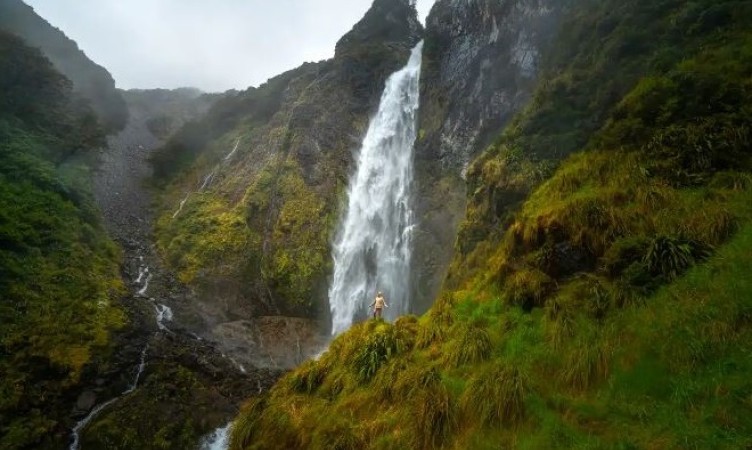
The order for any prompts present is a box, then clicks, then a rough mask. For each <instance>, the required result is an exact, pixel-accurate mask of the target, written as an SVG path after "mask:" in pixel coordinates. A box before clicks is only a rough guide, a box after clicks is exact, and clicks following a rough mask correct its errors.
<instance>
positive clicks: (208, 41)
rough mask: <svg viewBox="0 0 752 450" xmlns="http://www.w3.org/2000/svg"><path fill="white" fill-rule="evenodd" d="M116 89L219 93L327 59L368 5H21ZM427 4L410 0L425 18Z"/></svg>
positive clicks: (351, 1) (56, 0)
mask: <svg viewBox="0 0 752 450" xmlns="http://www.w3.org/2000/svg"><path fill="white" fill-rule="evenodd" d="M24 1H26V3H28V4H29V5H31V6H33V7H34V9H35V10H36V11H37V13H38V14H39V15H41V16H42V17H44V18H45V19H46V20H47V21H48V22H50V23H51V24H52V25H54V26H56V27H58V28H60V29H61V30H63V32H65V34H66V35H68V37H70V38H71V39H73V40H75V41H76V42H77V43H78V45H79V47H81V48H82V49H83V51H84V52H86V54H87V55H88V56H89V58H91V59H92V60H94V62H96V63H98V64H100V65H102V66H104V67H105V68H107V70H109V71H110V72H111V73H112V75H113V76H114V77H115V81H116V82H117V85H118V87H120V88H123V89H130V88H157V87H163V88H175V87H182V86H194V87H198V88H200V89H203V90H205V91H224V90H226V89H231V88H236V89H244V88H246V87H248V86H257V85H259V84H260V83H263V82H264V81H266V80H267V79H268V78H270V77H272V76H274V75H277V74H279V73H281V72H283V71H286V70H289V69H292V68H294V67H297V66H299V65H300V64H302V63H303V62H305V61H319V60H322V59H326V58H330V57H331V56H333V55H334V45H335V43H336V42H337V40H338V39H339V38H340V37H341V36H342V35H343V34H345V33H346V32H347V31H349V30H350V28H352V26H353V25H354V24H355V23H356V22H357V21H358V20H360V19H361V18H362V17H363V15H364V14H365V12H366V11H367V10H368V8H369V7H370V5H371V3H372V1H373V0H212V1H211V2H209V1H206V0H24ZM433 1H434V0H418V10H419V13H420V15H421V18H425V16H426V15H427V13H428V10H429V9H430V7H431V6H432V5H433Z"/></svg>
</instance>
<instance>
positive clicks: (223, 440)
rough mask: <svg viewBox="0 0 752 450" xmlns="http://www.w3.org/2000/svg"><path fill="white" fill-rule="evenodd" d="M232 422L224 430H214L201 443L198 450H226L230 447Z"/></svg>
mask: <svg viewBox="0 0 752 450" xmlns="http://www.w3.org/2000/svg"><path fill="white" fill-rule="evenodd" d="M231 426H232V422H230V423H229V424H227V426H225V427H224V428H218V429H216V430H214V432H212V433H211V434H210V435H209V436H207V437H206V438H204V439H203V441H202V442H201V447H200V450H227V449H228V448H229V447H230V427H231Z"/></svg>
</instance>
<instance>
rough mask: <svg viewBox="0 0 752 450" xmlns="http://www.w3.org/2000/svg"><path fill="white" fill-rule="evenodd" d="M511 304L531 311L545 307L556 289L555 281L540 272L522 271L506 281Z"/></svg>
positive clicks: (533, 270)
mask: <svg viewBox="0 0 752 450" xmlns="http://www.w3.org/2000/svg"><path fill="white" fill-rule="evenodd" d="M504 287H505V290H506V291H507V292H508V294H509V296H508V299H509V302H510V303H511V304H512V305H516V306H519V307H521V308H523V309H524V310H526V311H530V310H531V309H533V308H534V307H536V306H543V302H544V300H545V298H546V296H547V295H548V294H549V293H550V292H551V290H552V289H553V287H554V280H553V279H552V278H551V277H549V276H548V275H546V274H545V273H543V272H541V271H540V270H535V269H528V270H520V271H518V272H516V273H515V274H514V275H512V276H511V277H509V278H508V279H507V280H506V283H505V285H504Z"/></svg>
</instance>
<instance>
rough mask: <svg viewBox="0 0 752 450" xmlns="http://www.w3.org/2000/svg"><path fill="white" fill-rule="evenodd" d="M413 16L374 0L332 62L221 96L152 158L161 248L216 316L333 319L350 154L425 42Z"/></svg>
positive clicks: (402, 1) (393, 0)
mask: <svg viewBox="0 0 752 450" xmlns="http://www.w3.org/2000/svg"><path fill="white" fill-rule="evenodd" d="M416 16H417V14H416V11H415V9H414V7H413V6H411V5H410V2H408V1H407V0H377V1H375V2H374V4H373V6H372V7H371V9H370V10H369V11H368V13H367V14H366V15H365V17H364V18H363V19H362V20H361V21H360V22H359V23H358V24H357V25H356V26H355V27H354V28H353V29H352V31H351V32H349V33H348V34H347V35H345V36H344V37H343V38H342V39H341V40H340V41H339V43H338V44H337V47H336V53H335V56H334V58H333V59H331V60H328V61H323V62H319V63H313V64H304V65H303V66H301V67H299V68H297V69H295V70H292V71H290V72H287V73H285V74H283V75H280V76H278V77H275V78H272V79H270V80H269V81H268V82H267V83H265V84H264V85H262V86H260V87H258V88H251V89H248V90H247V91H244V92H241V93H239V94H237V95H236V96H232V97H228V98H226V99H223V100H222V101H220V102H218V103H217V104H216V105H215V106H214V107H213V108H212V110H211V111H210V112H209V114H208V115H207V117H206V118H205V119H203V120H201V121H199V122H197V123H194V124H190V125H189V126H187V127H185V128H184V129H183V130H182V131H180V132H179V133H178V134H177V135H176V136H175V137H174V138H173V139H172V140H171V141H170V142H168V144H167V145H166V146H165V147H164V148H163V149H162V150H160V151H159V152H158V153H157V154H156V155H155V157H154V159H153V160H154V164H155V179H156V182H157V183H160V182H161V183H166V182H169V184H168V185H167V186H166V188H165V194H164V195H163V198H162V202H161V207H162V213H161V216H160V218H159V220H158V223H157V238H158V246H159V250H160V252H161V254H162V255H163V256H164V258H165V260H166V261H168V262H169V263H170V264H171V266H172V267H174V268H175V270H176V271H177V273H178V274H179V277H180V279H181V280H182V281H184V282H186V283H188V284H190V285H191V286H193V287H194V288H195V289H196V291H197V293H198V295H199V297H200V298H201V299H203V300H204V302H205V303H206V304H208V305H209V306H210V307H211V308H213V309H214V310H215V312H216V314H218V315H222V316H224V317H225V319H226V320H228V321H232V320H238V319H247V318H250V317H258V316H268V315H293V316H302V317H315V316H321V315H323V316H324V317H325V316H326V314H328V304H327V302H326V288H327V285H326V278H327V276H328V275H329V273H330V271H331V267H330V266H331V257H330V238H331V235H332V233H333V231H334V226H335V223H336V219H337V217H338V214H339V211H340V205H341V203H342V201H343V200H344V199H343V195H344V191H345V188H346V185H347V179H348V176H349V174H350V172H351V170H352V161H353V158H352V152H353V151H354V149H357V148H358V146H359V143H360V140H361V138H362V135H363V134H364V132H365V129H366V126H367V124H368V119H369V115H370V114H371V113H372V112H373V111H374V110H375V108H376V106H377V104H378V100H379V97H380V95H381V92H382V90H383V87H384V83H385V79H386V77H387V76H388V75H390V74H391V73H392V72H393V71H395V70H396V69H397V68H399V67H401V66H402V65H403V64H404V63H405V61H406V60H407V56H408V55H409V51H410V49H411V48H412V47H413V46H414V45H416V44H417V42H418V41H419V40H420V38H421V33H422V26H421V25H420V23H419V22H418V20H417V17H416Z"/></svg>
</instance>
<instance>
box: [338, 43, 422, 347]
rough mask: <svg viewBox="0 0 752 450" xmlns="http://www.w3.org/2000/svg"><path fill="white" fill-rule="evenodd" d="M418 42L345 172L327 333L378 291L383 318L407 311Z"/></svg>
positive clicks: (359, 312) (345, 324) (362, 311)
mask: <svg viewBox="0 0 752 450" xmlns="http://www.w3.org/2000/svg"><path fill="white" fill-rule="evenodd" d="M422 50H423V43H422V42H421V43H419V44H418V45H417V46H416V47H415V48H414V49H413V51H412V54H411V55H410V60H409V61H408V63H407V65H406V66H405V67H404V68H403V69H401V70H400V71H398V72H396V73H394V74H393V75H392V76H391V77H389V79H388V80H387V82H386V88H385V89H384V93H383V95H382V97H381V103H380V105H379V110H378V112H377V113H376V116H375V117H374V118H373V119H372V120H371V123H370V125H369V128H368V132H367V134H366V137H365V139H364V140H363V144H362V147H361V149H360V152H359V153H358V156H357V158H356V171H355V174H354V175H353V176H352V178H351V180H350V186H349V189H348V205H347V210H346V213H345V215H344V218H343V220H342V222H341V223H340V226H339V228H338V232H337V236H338V237H337V240H336V242H335V245H334V249H333V255H334V276H333V281H332V284H331V287H330V289H329V305H330V308H331V313H332V334H333V335H336V334H339V333H341V332H343V331H346V330H347V329H348V328H349V327H350V326H351V325H352V323H353V321H354V320H356V319H358V318H362V317H364V316H365V315H366V314H367V308H368V306H369V304H370V302H371V300H372V299H373V297H375V296H376V293H377V291H383V292H384V294H385V296H386V299H387V304H388V306H389V307H388V308H387V309H386V310H385V311H384V315H385V318H386V319H394V318H395V317H397V316H399V315H401V314H404V313H406V312H408V310H409V306H410V305H409V301H410V298H409V291H410V289H409V286H410V259H411V254H412V246H411V237H412V236H411V233H412V228H413V220H414V218H413V211H412V204H411V203H412V202H411V198H410V195H411V192H410V191H411V185H412V181H413V147H414V144H415V138H416V117H417V112H418V107H419V93H420V89H419V84H420V83H419V82H420V70H421V60H422Z"/></svg>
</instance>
